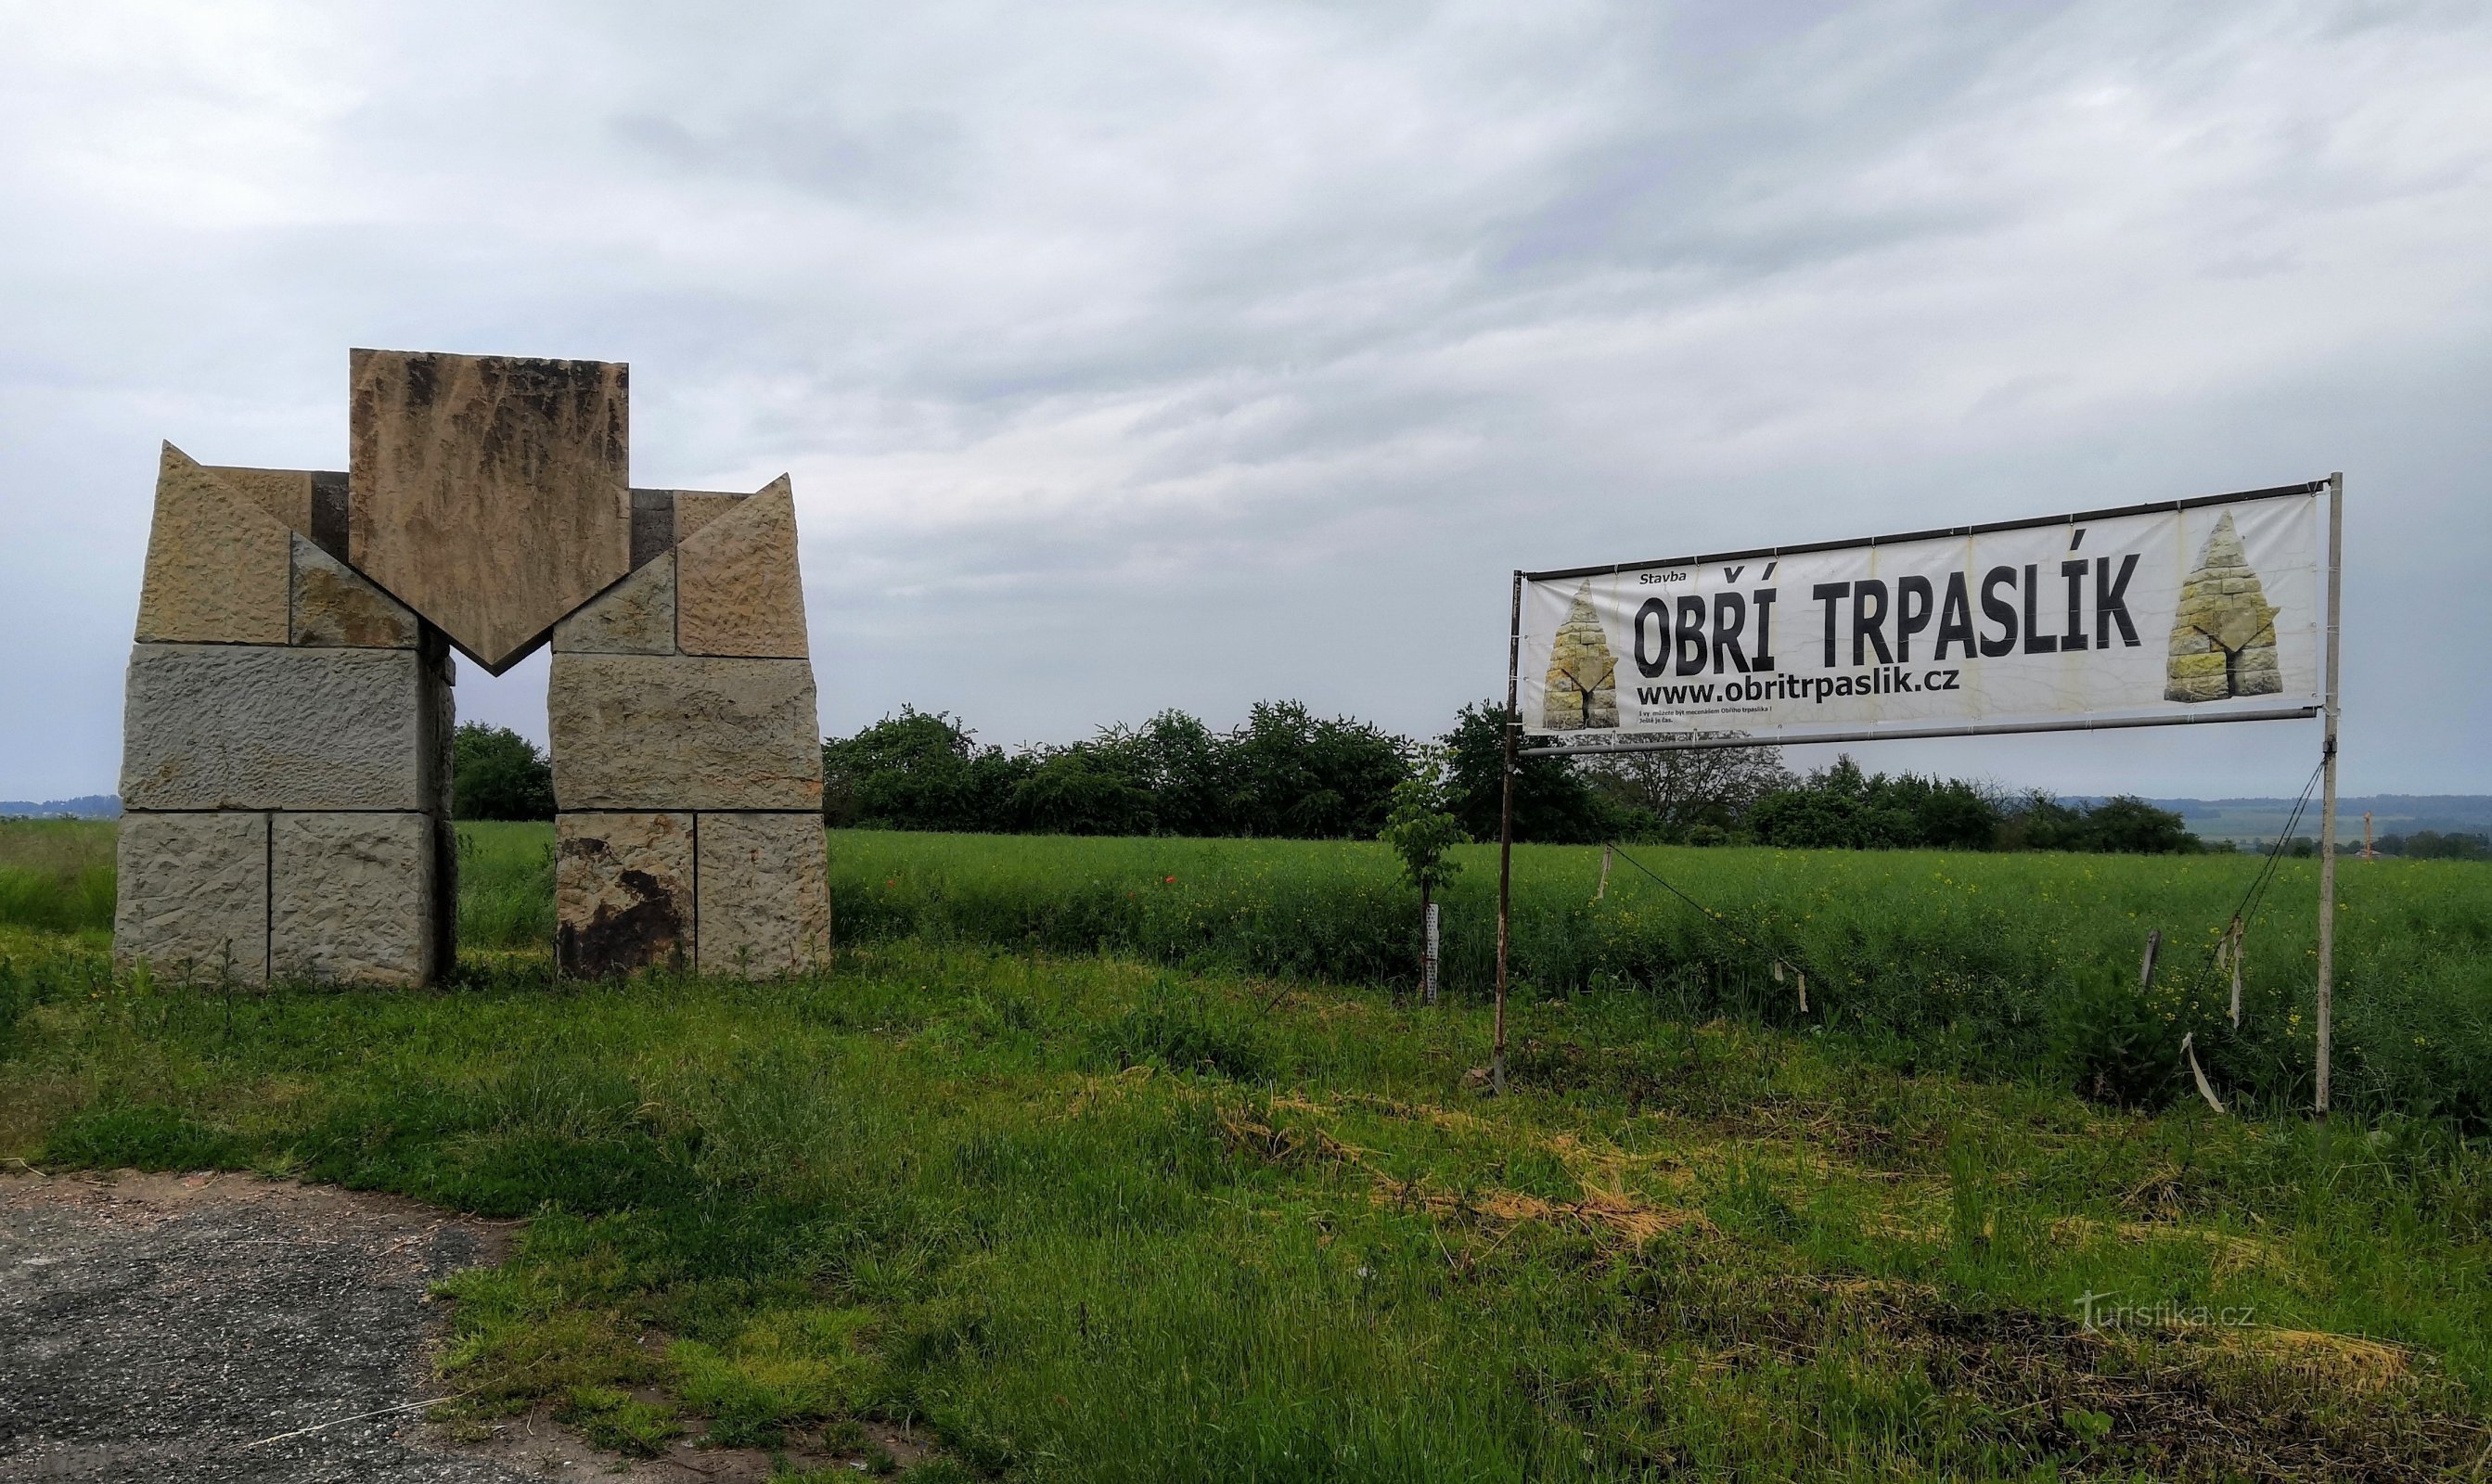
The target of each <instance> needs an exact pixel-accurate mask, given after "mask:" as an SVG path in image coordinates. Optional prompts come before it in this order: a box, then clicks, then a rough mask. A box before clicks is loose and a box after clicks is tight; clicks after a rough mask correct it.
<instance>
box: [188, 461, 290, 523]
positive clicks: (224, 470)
mask: <svg viewBox="0 0 2492 1484" xmlns="http://www.w3.org/2000/svg"><path fill="white" fill-rule="evenodd" d="M207 469H208V472H209V473H211V474H213V475H215V476H216V477H217V478H219V479H221V480H223V481H224V484H225V488H227V489H229V490H233V492H234V493H236V494H239V495H241V496H242V497H243V498H244V499H247V500H249V501H251V502H252V504H253V505H256V506H258V507H259V508H260V509H261V510H263V511H265V512H267V514H268V518H269V519H272V520H274V521H276V522H277V523H278V524H280V525H282V526H284V527H285V528H286V529H287V530H289V531H292V532H294V533H295V534H296V535H299V536H309V535H311V534H312V479H313V475H312V471H311V470H309V469H253V468H246V467H243V466H241V465H238V464H227V463H216V464H210V465H208V466H207Z"/></svg>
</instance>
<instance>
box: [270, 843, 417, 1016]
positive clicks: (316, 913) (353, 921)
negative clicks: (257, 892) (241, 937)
mask: <svg viewBox="0 0 2492 1484" xmlns="http://www.w3.org/2000/svg"><path fill="white" fill-rule="evenodd" d="M269 828H270V838H269V861H270V878H269V913H268V957H269V971H270V973H271V975H272V976H273V977H277V978H286V979H323V980H333V981H339V982H344V983H354V984H387V985H419V984H426V983H429V982H430V981H431V979H432V977H433V973H434V970H435V965H434V963H433V953H434V945H435V943H436V941H437V937H436V923H435V916H436V914H437V913H438V912H440V911H443V910H446V909H447V898H446V896H445V895H444V894H443V893H442V892H440V890H439V889H438V882H437V880H436V875H437V869H438V868H437V861H436V856H435V850H436V845H437V842H436V840H435V831H436V825H435V821H434V820H433V819H432V818H431V816H428V815H421V814H281V815H276V816H272V817H271V820H270V826H269Z"/></svg>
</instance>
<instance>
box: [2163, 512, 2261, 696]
mask: <svg viewBox="0 0 2492 1484" xmlns="http://www.w3.org/2000/svg"><path fill="white" fill-rule="evenodd" d="M2276 612H2277V609H2276V608H2274V607H2272V606H2271V605H2269V603H2268V601H2267V588H2266V585H2265V584H2263V583H2262V582H2260V581H2259V575H2258V574H2257V573H2256V572H2254V571H2252V570H2251V568H2250V562H2249V555H2248V553H2247V552H2245V551H2243V550H2242V549H2241V537H2240V530H2239V529H2238V528H2236V527H2235V526H2234V524H2233V515H2232V512H2231V511H2226V512H2224V515H2223V518H2222V519H2219V520H2217V521H2216V522H2215V528H2214V529H2213V530H2212V531H2210V532H2208V533H2207V544H2206V546H2205V547H2204V548H2203V549H2201V550H2200V551H2199V553H2198V565H2197V566H2196V567H2195V568H2194V569H2192V570H2191V571H2190V573H2189V576H2188V577H2187V578H2186V579H2183V580H2182V581H2181V584H2180V605H2179V608H2178V609H2177V610H2176V611H2175V612H2174V613H2173V615H2172V646H2171V652H2170V662H2169V665H2168V668H2166V670H2165V675H2164V679H2165V684H2164V688H2163V698H2164V699H2166V700H2181V701H2205V700H2227V699H2230V698H2231V697H2236V696H2273V695H2275V694H2277V693H2278V692H2280V691H2282V690H2283V689H2284V677H2283V675H2282V674H2281V673H2280V672H2279V671H2278V669H2277V668H2276V655H2275V615H2276Z"/></svg>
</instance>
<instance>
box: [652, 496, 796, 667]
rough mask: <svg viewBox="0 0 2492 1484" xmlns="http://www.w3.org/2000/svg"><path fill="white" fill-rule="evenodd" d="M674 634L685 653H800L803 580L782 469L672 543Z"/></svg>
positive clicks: (771, 655) (793, 656)
mask: <svg viewBox="0 0 2492 1484" xmlns="http://www.w3.org/2000/svg"><path fill="white" fill-rule="evenodd" d="M675 563H676V571H677V577H676V579H675V591H676V597H675V640H676V644H677V646H678V647H679V648H681V649H682V650H683V652H684V653H686V654H707V655H743V656H751V657H754V658H774V659H803V658H804V657H805V656H806V655H807V654H809V653H810V652H811V651H810V650H809V649H808V648H807V647H806V643H805V581H804V577H803V574H802V573H800V572H799V571H798V570H797V566H796V499H795V495H794V493H793V491H792V490H791V489H790V488H789V486H788V483H787V478H786V475H781V476H780V477H779V478H778V479H777V480H776V481H774V482H773V483H772V484H771V485H770V486H769V487H768V488H766V489H764V490H762V491H761V492H760V493H758V494H756V495H754V496H753V497H752V498H751V499H748V500H745V501H743V502H742V503H740V504H739V505H738V506H737V507H736V508H735V509H734V510H732V511H729V512H728V513H727V514H726V515H724V516H721V517H719V518H718V519H714V520H711V521H709V522H708V523H707V524H705V525H703V526H701V527H700V529H698V530H697V531H695V532H694V533H693V534H692V535H690V536H687V537H685V538H683V540H682V541H681V542H680V543H679V544H678V545H677V546H676V548H675Z"/></svg>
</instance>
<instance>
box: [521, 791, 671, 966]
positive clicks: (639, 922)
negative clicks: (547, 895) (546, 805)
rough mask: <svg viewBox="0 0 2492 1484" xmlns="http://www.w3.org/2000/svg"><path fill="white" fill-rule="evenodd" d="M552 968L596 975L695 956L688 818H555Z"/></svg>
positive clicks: (623, 815)
mask: <svg viewBox="0 0 2492 1484" xmlns="http://www.w3.org/2000/svg"><path fill="white" fill-rule="evenodd" d="M554 836H555V846H554V924H555V926H554V966H555V967H556V969H557V970H558V971H560V972H561V973H564V974H567V975H569V976H571V977H573V978H577V979H598V978H604V977H605V976H607V975H609V974H621V973H629V972H630V971H632V970H633V969H636V968H645V967H649V966H651V965H662V966H667V967H675V968H681V967H686V966H689V965H690V963H691V960H692V957H693V941H694V927H695V923H694V907H693V870H694V866H693V816H691V815H689V814H563V815H557V816H554Z"/></svg>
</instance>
